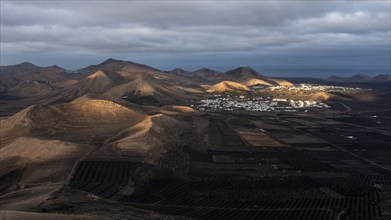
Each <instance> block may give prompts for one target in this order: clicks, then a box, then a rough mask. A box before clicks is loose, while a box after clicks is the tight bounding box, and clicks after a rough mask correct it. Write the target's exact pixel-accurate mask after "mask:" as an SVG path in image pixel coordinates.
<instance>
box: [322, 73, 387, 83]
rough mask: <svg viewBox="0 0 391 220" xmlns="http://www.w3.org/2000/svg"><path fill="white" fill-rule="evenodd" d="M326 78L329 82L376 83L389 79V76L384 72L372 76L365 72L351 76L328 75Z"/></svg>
mask: <svg viewBox="0 0 391 220" xmlns="http://www.w3.org/2000/svg"><path fill="white" fill-rule="evenodd" d="M326 80H327V81H331V82H352V83H376V82H386V81H390V80H391V77H390V75H386V74H380V75H377V76H374V77H370V76H368V75H366V74H356V75H353V76H351V77H339V76H330V77H328V78H327V79H326Z"/></svg>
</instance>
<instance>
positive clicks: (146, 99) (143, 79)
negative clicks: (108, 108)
mask: <svg viewBox="0 0 391 220" xmlns="http://www.w3.org/2000/svg"><path fill="white" fill-rule="evenodd" d="M104 94H105V95H107V96H110V97H116V98H122V99H125V100H129V101H131V102H134V103H143V104H163V103H164V104H168V103H175V102H177V101H180V100H182V101H183V100H189V99H191V98H192V97H191V96H190V95H187V94H186V92H185V91H184V90H181V89H179V88H178V87H177V86H175V85H171V84H168V83H166V82H165V81H162V80H160V79H158V78H156V77H154V76H152V75H150V74H139V75H137V76H136V79H135V80H133V81H131V82H128V83H126V84H122V85H119V86H116V87H114V88H112V89H109V90H108V91H107V92H105V93H104Z"/></svg>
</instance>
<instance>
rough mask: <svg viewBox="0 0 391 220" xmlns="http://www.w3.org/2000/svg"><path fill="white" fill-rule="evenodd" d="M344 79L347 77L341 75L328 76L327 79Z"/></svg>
mask: <svg viewBox="0 0 391 220" xmlns="http://www.w3.org/2000/svg"><path fill="white" fill-rule="evenodd" d="M343 79H345V78H344V77H340V76H334V75H332V76H329V77H328V78H327V80H329V81H338V80H343Z"/></svg>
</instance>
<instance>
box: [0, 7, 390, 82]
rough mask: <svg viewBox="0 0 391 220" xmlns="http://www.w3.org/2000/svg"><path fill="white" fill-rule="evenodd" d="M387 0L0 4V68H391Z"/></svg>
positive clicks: (284, 71) (308, 71)
mask: <svg viewBox="0 0 391 220" xmlns="http://www.w3.org/2000/svg"><path fill="white" fill-rule="evenodd" d="M390 4H391V3H390V1H389V0H384V1H320V0H319V1H311V0H307V1H289V0H286V1H198V2H196V1H185V2H183V1H158V0H155V1H114V2H113V1H111V2H104V1H91V0H89V1H25V2H23V1H3V0H2V1H1V65H9V64H16V63H20V62H24V61H29V62H32V63H34V64H37V65H42V66H48V65H53V64H57V65H60V66H63V67H65V68H68V69H78V68H82V67H85V66H87V65H90V64H96V63H99V62H102V61H103V60H105V59H107V58H110V57H112V58H115V59H122V60H131V61H134V62H141V63H145V64H147V65H151V66H154V67H157V68H160V69H164V70H168V69H172V68H175V67H181V68H185V69H187V70H195V69H197V68H201V67H209V68H214V69H218V70H228V69H230V68H233V67H237V66H251V67H253V68H254V69H256V70H258V71H260V72H263V73H269V75H281V76H287V75H295V76H312V75H314V76H315V75H322V74H324V75H330V74H331V73H332V74H334V73H337V74H351V73H358V72H363V73H369V74H375V73H390V59H391V54H390V53H391V52H390V51H391V49H390V44H391V43H390V41H391V37H390V35H391V30H390V29H391V23H390V10H391V6H390Z"/></svg>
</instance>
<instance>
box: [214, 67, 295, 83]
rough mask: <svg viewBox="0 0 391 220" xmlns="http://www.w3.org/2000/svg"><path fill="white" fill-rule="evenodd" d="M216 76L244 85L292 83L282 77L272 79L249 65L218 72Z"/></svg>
mask: <svg viewBox="0 0 391 220" xmlns="http://www.w3.org/2000/svg"><path fill="white" fill-rule="evenodd" d="M218 78H219V79H220V80H221V81H222V80H229V81H235V82H239V83H242V84H244V85H246V86H255V85H264V86H273V85H282V86H291V85H292V83H290V82H288V81H287V80H282V79H272V78H269V77H266V76H264V75H262V74H260V73H258V72H257V71H255V70H253V69H252V68H250V67H239V68H236V69H233V70H230V71H227V72H225V73H224V74H220V75H219V76H218Z"/></svg>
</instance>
